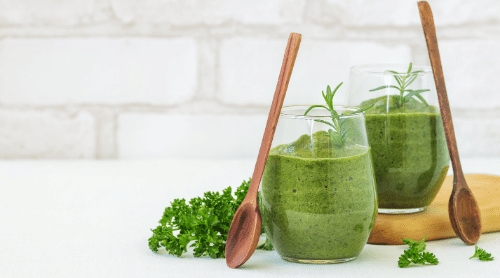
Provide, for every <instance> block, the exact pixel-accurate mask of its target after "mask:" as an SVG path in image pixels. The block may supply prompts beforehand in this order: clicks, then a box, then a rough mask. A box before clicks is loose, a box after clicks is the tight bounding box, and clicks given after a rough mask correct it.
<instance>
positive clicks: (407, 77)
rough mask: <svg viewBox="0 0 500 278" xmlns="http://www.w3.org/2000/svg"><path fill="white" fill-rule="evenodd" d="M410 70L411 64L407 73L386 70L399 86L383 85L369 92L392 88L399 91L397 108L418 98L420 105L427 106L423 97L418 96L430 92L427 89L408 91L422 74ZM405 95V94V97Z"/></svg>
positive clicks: (418, 71)
mask: <svg viewBox="0 0 500 278" xmlns="http://www.w3.org/2000/svg"><path fill="white" fill-rule="evenodd" d="M411 69H412V63H410V65H409V66H408V71H407V72H406V73H403V72H396V71H393V70H388V71H387V72H390V73H393V74H394V75H393V77H394V79H396V82H397V83H398V85H399V86H395V85H389V86H387V85H384V86H380V87H377V88H374V89H371V90H370V92H374V91H378V90H382V89H386V88H393V89H396V90H398V91H399V98H397V102H396V103H397V105H398V107H402V106H403V105H404V104H405V103H406V102H408V101H409V100H410V99H411V98H412V97H416V98H418V99H419V100H420V101H421V102H422V103H424V104H425V105H427V106H429V104H428V103H427V101H425V99H424V97H422V96H421V95H420V94H421V93H423V92H427V91H430V90H429V89H421V90H411V89H408V87H409V86H410V84H411V83H413V81H415V79H417V77H418V74H419V73H420V72H423V71H421V70H416V71H411ZM405 93H407V94H406V95H405Z"/></svg>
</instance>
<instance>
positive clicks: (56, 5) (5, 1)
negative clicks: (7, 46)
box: [0, 0, 95, 26]
mask: <svg viewBox="0 0 500 278" xmlns="http://www.w3.org/2000/svg"><path fill="white" fill-rule="evenodd" d="M94 1H95V0H43V1H40V0H15V1H13V0H0V25H4V26H5V25H32V24H38V25H47V24H57V25H75V24H78V23H81V22H82V21H84V20H85V19H86V18H87V17H89V16H90V15H91V13H92V8H93V4H94Z"/></svg>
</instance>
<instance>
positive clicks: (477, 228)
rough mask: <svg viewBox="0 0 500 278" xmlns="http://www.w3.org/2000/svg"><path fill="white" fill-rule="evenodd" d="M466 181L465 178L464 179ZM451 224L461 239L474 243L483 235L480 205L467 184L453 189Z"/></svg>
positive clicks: (450, 204) (450, 209) (450, 206)
mask: <svg viewBox="0 0 500 278" xmlns="http://www.w3.org/2000/svg"><path fill="white" fill-rule="evenodd" d="M464 182H465V180H464ZM448 213H449V215H450V222H451V226H452V227H453V230H454V231H455V233H456V234H457V235H458V237H460V239H461V240H462V241H463V242H465V243H466V244H469V245H472V244H474V243H476V242H477V241H478V240H479V237H480V236H481V221H480V219H481V218H480V216H479V207H478V205H477V202H476V199H475V198H474V195H473V194H472V192H471V191H470V189H469V187H468V186H467V184H465V186H461V188H460V189H458V190H453V192H452V194H451V197H450V202H449V203H448Z"/></svg>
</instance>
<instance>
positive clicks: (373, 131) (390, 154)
mask: <svg viewBox="0 0 500 278" xmlns="http://www.w3.org/2000/svg"><path fill="white" fill-rule="evenodd" d="M398 98H399V96H389V97H387V96H382V97H379V98H375V99H370V100H367V101H365V102H363V103H361V105H360V106H362V107H363V106H367V105H372V104H374V106H373V107H372V108H371V109H369V110H367V111H366V112H365V119H366V130H367V134H368V141H369V143H370V147H371V154H372V158H373V166H374V169H375V179H376V182H377V196H378V204H379V208H391V209H405V208H422V207H426V206H428V205H429V204H430V203H431V202H432V200H433V199H434V197H435V196H436V194H437V193H438V191H439V189H440V188H441V185H442V183H443V181H444V178H445V177H446V174H447V172H448V167H449V161H450V159H449V155H448V148H447V145H446V138H445V135H444V130H443V124H442V120H441V116H440V113H439V110H438V108H436V107H435V106H428V105H426V104H423V103H421V102H419V101H417V100H415V99H410V100H409V101H408V102H406V103H405V104H404V106H403V107H398V105H396V103H397V100H398Z"/></svg>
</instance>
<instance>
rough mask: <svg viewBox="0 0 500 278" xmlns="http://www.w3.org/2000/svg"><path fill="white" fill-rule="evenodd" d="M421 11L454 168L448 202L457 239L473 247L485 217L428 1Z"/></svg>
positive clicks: (422, 3)
mask: <svg viewBox="0 0 500 278" xmlns="http://www.w3.org/2000/svg"><path fill="white" fill-rule="evenodd" d="M418 9H419V11H420V20H421V21H422V27H423V29H424V35H425V41H426V42H427V50H428V51H429V58H430V60H431V66H432V72H433V73H434V82H435V83H436V90H437V94H438V99H439V107H440V109H441V116H442V118H443V126H444V132H445V135H446V142H447V143H448V151H449V152H450V158H451V164H452V166H453V191H452V192H451V197H450V201H449V203H448V213H449V215H450V222H451V226H452V227H453V230H454V231H455V233H456V234H457V236H458V237H459V238H460V239H462V240H463V242H465V243H466V244H469V245H472V244H475V243H476V242H477V241H478V240H479V237H480V236H481V215H480V213H479V207H478V205H477V202H476V199H475V198H474V195H472V192H471V190H470V189H469V187H468V186H467V182H466V181H465V177H464V173H463V172H462V166H461V164H460V158H459V157H458V148H457V141H456V139H455V131H454V129H453V122H452V119H451V110H450V104H449V102H448V95H447V94H446V87H445V85H444V76H443V69H442V67H441V58H440V56H439V49H438V45H437V38H436V28H435V27H434V18H433V16H432V11H431V7H430V6H429V3H427V1H419V2H418Z"/></svg>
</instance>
